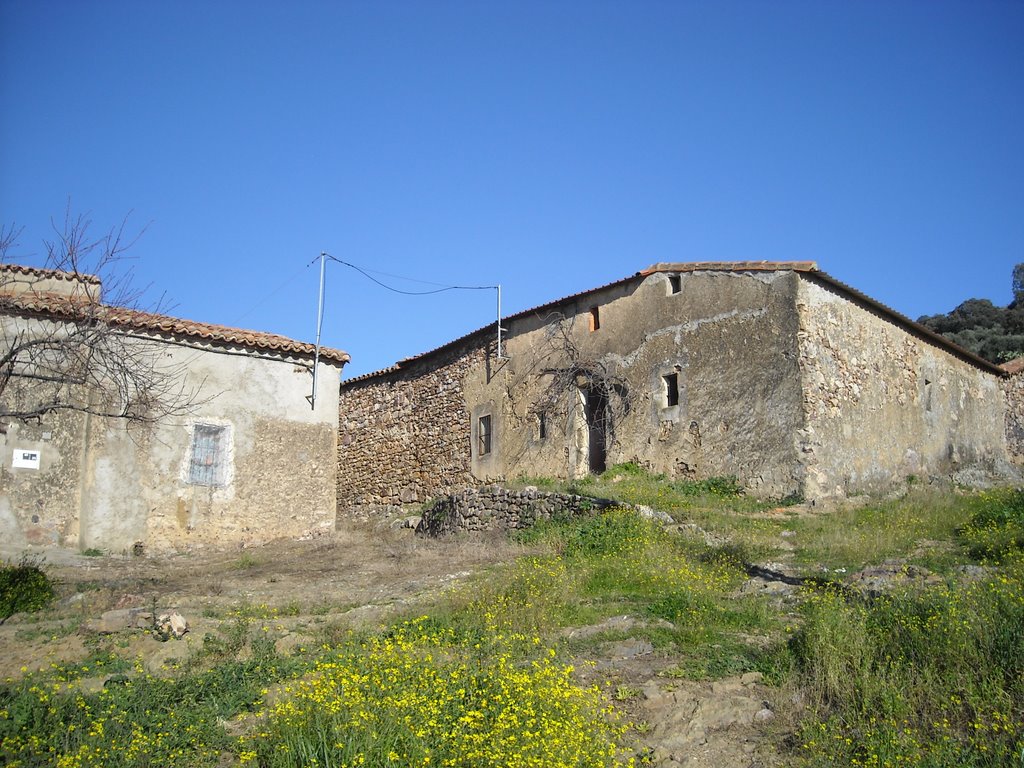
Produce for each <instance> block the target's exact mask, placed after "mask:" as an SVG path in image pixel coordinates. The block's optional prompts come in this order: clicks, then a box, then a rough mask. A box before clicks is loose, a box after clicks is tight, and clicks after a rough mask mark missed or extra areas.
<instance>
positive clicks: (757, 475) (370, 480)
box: [338, 272, 803, 515]
mask: <svg viewBox="0 0 1024 768" xmlns="http://www.w3.org/2000/svg"><path fill="white" fill-rule="evenodd" d="M680 278H681V279H680V284H681V290H680V291H679V292H678V293H672V292H671V287H670V282H669V279H668V277H667V275H664V274H656V275H651V276H648V277H646V278H642V279H640V278H638V279H637V280H635V281H630V282H627V283H625V284H620V285H617V286H613V287H611V288H608V289H605V290H602V291H597V292H592V293H589V294H587V295H586V296H584V297H580V298H579V299H578V300H576V301H571V302H566V303H564V304H561V305H559V306H557V307H555V308H548V309H545V310H542V313H540V314H536V315H533V316H524V317H519V318H516V319H515V320H513V321H511V322H507V323H506V325H508V332H507V335H506V339H505V352H506V355H507V359H504V360H497V359H495V358H494V356H493V351H494V350H493V344H492V342H493V339H489V338H485V337H483V336H480V335H476V336H474V337H471V338H470V339H469V340H467V341H466V342H464V343H463V344H462V345H457V346H455V347H454V348H452V349H449V350H446V351H444V352H443V353H442V354H441V357H436V356H430V357H427V358H425V359H423V360H420V361H417V362H415V363H413V364H412V365H411V366H410V367H408V368H403V369H400V370H398V371H393V372H385V373H382V374H379V375H377V376H374V377H372V378H370V379H367V380H364V381H361V382H358V381H357V382H353V383H352V384H349V385H343V387H342V392H341V398H340V411H341V436H340V440H339V471H338V509H339V514H340V515H363V514H370V513H373V512H374V511H377V512H379V511H381V510H393V509H394V508H396V507H398V506H400V505H401V504H403V503H409V502H422V501H426V500H428V499H430V498H434V497H437V496H440V495H444V494H446V493H450V492H452V491H453V490H457V489H459V488H461V487H465V486H467V485H474V484H480V483H485V482H491V481H495V480H501V479H510V478H514V477H517V476H522V475H526V476H554V477H563V478H565V477H572V476H577V475H580V474H583V473H585V472H586V471H588V450H589V445H588V440H587V425H586V423H585V417H584V413H583V405H582V395H581V394H580V391H579V390H578V389H577V388H575V387H570V389H571V390H573V391H567V392H565V393H564V395H565V397H564V398H563V399H562V406H563V407H562V408H561V410H559V411H557V412H550V413H547V417H546V419H545V426H546V430H547V434H546V436H544V437H541V436H540V432H539V416H538V413H537V404H538V403H539V402H540V401H542V400H543V398H544V394H545V391H546V389H547V386H548V383H549V381H550V376H549V375H548V374H546V373H545V371H547V370H550V369H556V368H560V367H564V366H566V364H567V358H566V344H565V339H566V338H568V339H569V340H570V345H571V346H572V347H574V348H575V350H576V353H577V354H578V355H579V356H580V357H581V358H585V359H587V360H591V361H596V362H597V363H599V364H600V365H601V366H602V367H603V368H604V369H605V370H607V371H609V372H611V374H613V375H614V376H615V377H616V379H618V380H621V381H622V382H624V384H625V387H626V389H627V390H628V401H629V408H628V412H626V411H625V409H620V412H619V413H618V414H617V415H616V418H615V423H614V426H613V430H612V438H613V439H611V440H609V443H608V446H607V464H608V465H609V466H611V465H612V464H616V463H620V462H625V461H634V462H637V463H639V464H642V465H643V466H645V467H648V468H649V469H651V470H652V471H656V472H664V473H666V474H668V475H670V476H673V477H688V478H694V479H699V478H706V477H712V476H716V475H736V476H737V477H738V478H739V479H740V481H741V482H743V483H744V485H746V486H747V487H748V488H749V489H751V490H752V491H753V492H754V493H757V494H758V495H762V496H784V495H787V494H789V493H793V492H796V491H798V490H800V488H801V485H802V481H803V478H802V469H803V468H802V465H801V464H800V462H799V461H798V458H797V455H796V443H795V441H794V439H793V435H794V434H795V432H796V430H797V429H799V427H800V426H801V425H802V410H801V398H800V391H799V385H800V372H799V367H798V364H797V346H796V331H797V320H796V314H795V312H794V310H793V306H794V303H795V293H796V286H797V278H796V276H795V275H794V274H793V273H790V272H779V273H734V272H699V273H689V274H682V275H681V276H680ZM595 306H596V307H598V308H599V317H600V327H599V328H598V329H597V330H595V331H591V330H590V318H591V309H592V308H593V307H595ZM673 373H674V374H675V375H676V377H677V380H678V382H679V391H678V395H679V396H678V403H677V404H675V405H669V404H668V402H667V395H666V391H665V381H664V379H663V377H664V376H666V375H671V374H673ZM580 385H581V387H582V386H585V382H580ZM620 405H621V404H620ZM481 416H490V417H491V424H492V444H493V449H492V451H491V452H490V453H489V454H486V455H481V453H480V451H479V441H478V434H477V429H478V424H479V418H480V417H481Z"/></svg>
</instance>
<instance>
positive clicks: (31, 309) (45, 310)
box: [0, 293, 350, 364]
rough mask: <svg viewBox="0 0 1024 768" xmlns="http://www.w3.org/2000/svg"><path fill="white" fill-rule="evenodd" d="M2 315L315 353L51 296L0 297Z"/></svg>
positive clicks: (333, 352)
mask: <svg viewBox="0 0 1024 768" xmlns="http://www.w3.org/2000/svg"><path fill="white" fill-rule="evenodd" d="M2 311H8V312H11V311H13V312H28V313H32V314H37V315H50V316H54V317H57V318H60V319H62V320H68V321H75V320H84V319H96V320H100V321H102V322H105V323H109V324H110V325H112V326H116V327H118V328H122V329H125V330H130V331H137V332H139V333H153V334H156V335H166V336H173V337H177V338H184V339H190V340H194V341H203V342H209V343H211V344H214V345H218V346H232V347H239V348H241V349H249V350H254V351H260V352H271V353H277V354H282V355H295V356H298V357H304V358H312V357H313V356H314V354H315V352H316V347H315V346H314V345H313V344H307V343H305V342H302V341H295V340H294V339H289V338H287V337H286V336H278V335H277V334H273V333H263V332H262V331H250V330H244V329H241V328H230V327H228V326H224V325H214V324H212V323H200V322H195V321H193V320H183V319H181V318H177V317H170V316H168V315H161V314H155V313H152V312H143V311H141V310H137V309H128V308H124V307H109V306H104V305H100V304H96V303H94V302H90V301H86V300H83V299H74V298H70V297H67V296H60V295H56V294H52V293H22V294H16V295H0V312H2ZM320 358H321V359H322V360H325V361H331V362H335V363H341V364H345V363H347V362H348V361H349V360H350V357H349V354H348V353H347V352H343V351H342V350H340V349H332V348H330V347H321V348H320Z"/></svg>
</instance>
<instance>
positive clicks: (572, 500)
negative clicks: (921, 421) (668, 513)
mask: <svg viewBox="0 0 1024 768" xmlns="http://www.w3.org/2000/svg"><path fill="white" fill-rule="evenodd" d="M613 504H614V502H612V501H609V500H607V499H595V498H592V497H589V496H579V495H576V494H569V493H548V492H545V491H539V490H537V489H536V488H532V487H530V488H524V489H523V490H521V491H515V490H510V489H508V488H502V487H501V486H498V485H487V486H483V487H482V488H467V489H465V490H463V491H461V492H460V493H457V494H454V495H452V496H448V497H446V498H444V499H440V500H439V501H438V502H437V503H436V504H434V506H433V507H431V508H430V509H428V510H426V511H425V512H424V513H423V519H422V520H421V521H420V524H419V525H418V526H417V527H416V533H421V534H426V535H428V536H439V535H443V534H449V533H455V532H457V531H495V530H498V531H510V530H518V529H520V528H529V527H530V526H532V525H534V524H535V523H537V522H538V521H540V520H550V519H551V516H552V515H556V514H557V515H559V516H564V517H577V516H580V515H588V514H592V513H593V512H595V511H600V510H602V509H605V508H607V507H610V506H612V505H613Z"/></svg>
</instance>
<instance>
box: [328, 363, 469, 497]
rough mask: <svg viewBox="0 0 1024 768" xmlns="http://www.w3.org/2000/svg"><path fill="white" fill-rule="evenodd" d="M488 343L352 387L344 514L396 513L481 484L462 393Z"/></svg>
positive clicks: (343, 428) (343, 419)
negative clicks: (473, 468) (477, 481)
mask: <svg viewBox="0 0 1024 768" xmlns="http://www.w3.org/2000/svg"><path fill="white" fill-rule="evenodd" d="M484 357H485V349H484V348H483V346H482V345H481V346H476V347H470V348H469V349H464V348H460V349H459V352H458V354H457V355H454V356H451V359H450V360H449V361H448V362H447V364H445V365H442V366H439V367H437V368H434V369H428V370H426V371H422V370H417V369H411V370H409V371H406V372H403V373H401V374H399V375H398V376H397V377H396V378H386V379H382V378H379V377H378V378H370V379H367V380H365V381H359V380H358V379H355V380H353V381H352V382H346V391H345V393H344V395H343V396H342V398H341V405H340V434H339V438H338V484H337V493H338V514H339V515H341V516H349V515H352V514H353V511H354V510H358V511H359V513H363V514H365V513H367V512H372V511H375V510H376V511H381V512H388V511H391V510H394V509H396V508H398V507H400V506H401V505H402V504H410V503H415V502H422V501H426V500H427V499H429V498H433V497H436V496H438V495H441V494H444V493H450V492H454V491H455V490H458V489H460V488H464V487H465V486H468V485H474V479H473V476H472V475H471V474H470V466H469V443H470V419H469V412H468V411H467V408H466V402H465V397H464V394H463V391H462V387H463V380H464V378H465V375H466V371H467V370H468V369H469V368H470V367H472V366H473V365H476V364H478V363H479V362H480V361H481V360H483V359H484Z"/></svg>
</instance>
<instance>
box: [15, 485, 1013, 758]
mask: <svg viewBox="0 0 1024 768" xmlns="http://www.w3.org/2000/svg"><path fill="white" fill-rule="evenodd" d="M585 485H586V486H587V488H586V490H587V492H591V493H594V495H599V496H604V497H606V498H615V499H618V500H620V501H623V502H628V503H631V504H635V503H647V504H650V505H652V506H659V508H662V509H665V508H667V509H668V511H670V513H671V514H672V515H673V517H674V518H675V519H676V520H678V521H685V522H695V521H698V520H699V521H700V523H699V524H700V526H701V527H702V528H705V529H706V530H713V531H714V532H716V533H717V534H718V535H719V537H720V541H719V543H716V544H714V545H709V544H707V543H706V542H705V541H704V538H703V537H702V536H700V535H698V536H691V535H681V533H680V532H676V531H669V530H666V529H664V528H663V527H662V526H661V525H660V524H658V523H656V522H653V521H651V520H648V519H645V518H643V517H641V516H639V515H637V514H635V513H633V512H631V511H629V510H626V509H622V508H612V509H610V510H608V511H606V512H604V513H602V514H600V515H595V516H593V517H589V518H574V519H564V520H553V521H549V522H545V523H543V524H541V525H538V526H536V527H535V528H533V529H530V530H527V531H522V532H519V533H517V534H516V538H517V545H518V549H516V548H514V547H513V548H510V551H515V552H518V553H519V554H518V556H516V557H513V558H510V560H509V561H508V562H506V563H505V564H503V565H501V566H497V567H494V568H492V569H490V570H488V571H486V572H483V573H479V574H477V575H476V576H474V577H472V578H470V579H467V580H466V581H463V582H459V583H458V584H456V585H455V586H453V587H452V588H451V589H450V590H449V591H447V592H446V593H444V594H443V595H442V596H440V597H437V596H435V597H433V598H432V599H431V601H430V602H426V603H419V604H417V605H414V606H412V607H411V608H410V613H409V614H407V615H406V616H405V617H400V618H398V619H396V620H393V621H392V622H391V623H390V624H388V625H386V626H384V627H382V628H380V629H378V630H369V629H363V630H359V631H353V630H351V629H345V628H334V629H332V631H331V632H330V634H325V635H324V636H323V640H324V642H323V644H321V645H319V646H318V647H311V648H303V647H300V648H298V649H297V650H296V652H295V653H292V654H282V653H280V652H278V651H277V650H276V649H275V640H276V639H277V634H278V632H277V629H276V627H275V623H276V622H275V621H274V620H275V619H276V618H279V617H284V616H291V615H297V614H298V615H301V614H302V612H303V607H302V606H300V605H298V604H297V603H287V604H284V605H281V606H277V607H271V606H267V605H250V604H242V605H240V606H237V607H235V608H234V609H233V610H231V611H230V612H228V614H227V616H226V618H227V620H226V621H225V622H224V623H223V624H222V625H221V629H220V630H219V631H218V632H216V633H211V634H209V635H207V636H206V637H205V638H204V639H203V640H202V642H201V643H200V644H199V645H198V647H197V648H196V650H195V652H194V653H193V655H192V656H191V657H190V658H189V659H188V660H187V661H186V662H185V663H183V664H182V665H181V666H180V668H178V669H176V670H170V671H168V673H167V676H166V677H155V676H153V675H150V674H147V673H146V672H145V671H144V670H143V669H142V667H141V665H139V664H133V663H132V662H131V661H130V660H129V661H126V660H125V659H123V658H121V657H119V656H118V655H117V653H116V650H117V644H116V642H113V643H111V644H109V647H102V648H101V647H94V648H92V649H91V651H90V654H91V655H90V656H89V657H88V658H86V659H84V660H82V661H81V662H78V663H76V664H67V665H63V666H59V667H57V666H55V667H51V669H50V670H48V671H46V672H40V673H31V674H26V675H24V676H23V677H22V678H20V679H19V680H16V681H9V682H8V683H7V684H5V685H2V686H0V763H2V764H5V765H12V766H42V765H57V766H62V767H66V768H71V767H72V766H99V765H110V766H124V767H125V768H128V767H131V768H135V767H136V766H144V765H152V764H157V763H160V764H170V763H172V762H173V763H178V764H187V765H193V766H215V765H223V764H237V765H255V766H260V767H261V768H269V767H270V766H275V767H276V766H300V765H301V766H306V765H310V766H315V765H321V766H326V765H332V766H333V765H337V766H355V765H374V766H387V765H396V766H398V765H401V766H407V765H425V766H444V765H453V766H471V767H472V766H480V767H481V768H482V767H483V766H509V767H510V768H511V767H515V766H526V765H565V766H582V765H587V766H590V765H594V766H609V767H611V766H621V765H629V764H630V763H631V761H634V758H632V757H631V755H633V754H634V752H635V751H636V753H637V754H640V755H642V754H643V753H642V751H637V750H639V745H636V744H635V743H634V742H633V739H637V738H641V737H642V736H643V735H644V734H646V733H650V732H652V731H656V729H654V728H653V726H652V725H651V724H650V723H640V724H638V725H637V726H636V727H635V728H632V729H630V728H629V724H628V723H626V722H624V721H623V720H622V718H621V716H620V715H618V714H617V710H616V705H621V706H636V700H637V699H638V698H640V697H641V696H642V691H641V688H640V687H638V686H636V685H634V683H635V682H637V681H635V680H620V679H615V682H614V685H612V686H610V687H600V688H598V687H594V686H592V685H583V684H582V683H580V682H579V678H578V677H577V675H576V674H575V673H574V672H573V671H572V668H571V667H572V664H573V663H579V662H580V661H581V660H583V659H587V658H595V657H598V656H600V654H601V652H602V648H603V647H604V646H605V645H606V644H608V643H613V642H619V641H622V640H626V639H630V638H632V639H645V640H648V641H649V642H650V643H651V645H652V646H653V647H654V656H655V658H656V659H658V661H659V665H658V666H659V667H660V669H661V672H660V674H661V675H663V676H664V677H666V678H670V679H675V678H681V679H688V680H715V679H721V678H723V677H728V676H733V675H738V674H742V673H744V672H749V671H760V672H762V673H763V674H764V679H765V681H766V683H768V684H771V685H779V686H783V687H784V689H785V691H786V694H785V695H786V697H795V698H796V699H798V700H802V701H803V702H804V706H803V708H802V709H798V710H796V711H795V712H794V713H792V714H791V715H788V716H787V715H785V713H783V714H782V717H780V720H779V721H778V722H777V727H778V729H779V731H780V732H781V733H782V734H783V735H785V734H786V733H788V734H789V735H790V736H791V739H792V744H791V746H787V745H786V743H782V742H781V741H780V744H779V749H780V750H781V752H782V754H783V758H784V759H785V760H786V761H788V762H789V763H791V764H795V765H804V766H809V767H811V768H817V767H818V766H822V767H823V766H834V765H869V766H876V767H877V768H883V767H884V766H901V765H924V766H933V767H939V766H949V767H950V768H952V767H953V766H978V767H979V768H981V767H983V766H984V767H988V766H998V765H1016V764H1019V762H1020V757H1019V756H1020V755H1021V752H1022V750H1024V733H1022V731H1021V725H1020V724H1021V723H1024V641H1022V639H1021V638H1024V554H1022V549H1024V537H1022V536H1021V535H1020V533H1021V527H1022V521H1024V514H1022V512H1024V494H1021V493H1020V492H1017V491H1009V490H1006V491H997V492H990V493H985V494H959V493H949V494H945V495H943V494H936V493H931V494H928V493H925V492H924V491H919V490H917V489H915V490H914V492H913V493H911V494H910V495H908V496H906V497H905V498H903V499H899V500H892V501H887V502H883V503H878V504H871V505H865V506H862V507H860V508H858V509H851V510H845V511H844V510H836V511H835V512H831V513H828V514H809V513H808V511H807V510H803V511H802V512H801V514H800V515H799V516H798V515H796V514H795V513H794V512H793V511H792V510H788V509H785V508H783V509H778V508H777V507H776V506H772V505H766V504H762V503H760V502H755V501H753V500H750V499H747V498H745V497H743V496H737V495H735V492H736V489H735V488H734V487H733V485H732V484H731V483H730V482H729V481H727V480H723V481H720V482H719V481H716V482H714V483H707V484H703V485H699V484H681V483H678V482H670V481H668V480H666V479H665V478H660V477H657V476H652V475H648V474H646V473H644V472H643V471H642V470H640V469H639V468H637V467H633V466H628V467H620V468H613V469H612V470H610V471H609V473H606V475H605V476H602V477H600V478H597V479H595V480H593V481H591V482H590V483H586V484H585ZM658 499H661V500H663V502H664V503H663V504H662V503H653V504H652V501H656V500H658ZM786 530H788V531H792V532H793V536H792V537H790V540H792V541H793V542H795V546H796V547H797V549H796V550H795V551H794V553H793V554H794V556H795V558H796V559H797V562H798V563H800V564H802V565H803V567H805V568H806V569H808V570H809V571H811V572H817V571H818V570H820V568H821V567H822V566H824V567H828V568H830V569H832V570H834V569H836V568H847V569H849V570H852V569H855V568H858V567H860V566H861V565H864V564H873V563H878V562H881V561H882V560H885V559H889V558H894V557H895V558H902V559H908V560H914V561H916V562H918V563H920V562H924V561H928V562H933V563H935V564H936V565H937V566H941V567H942V568H943V569H944V570H943V573H944V579H943V580H942V581H941V582H940V583H938V584H935V585H933V586H929V587H928V588H926V589H925V588H907V587H904V588H902V589H901V590H899V591H890V592H888V593H885V594H883V595H882V596H880V597H875V598H871V599H869V598H867V597H857V596H856V595H855V593H854V592H852V591H851V590H850V589H842V590H840V589H838V588H836V589H829V588H827V587H825V588H820V587H819V588H816V589H815V590H807V591H805V592H802V593H800V594H799V595H798V605H797V606H796V607H795V610H796V611H798V614H799V615H798V616H786V617H783V616H781V615H780V612H779V610H778V605H777V604H776V603H772V602H769V600H767V599H765V598H761V597H758V596H755V595H744V594H741V593H740V592H739V590H738V588H739V587H740V585H742V584H743V582H744V580H745V579H746V575H745V573H744V569H743V563H744V562H746V561H750V560H756V559H757V558H762V557H775V556H781V554H782V552H781V550H780V549H779V544H780V542H781V541H782V539H781V538H780V534H781V533H782V532H783V531H786ZM837 531H838V532H837ZM936 553H938V554H936ZM962 564H976V565H982V566H984V567H983V568H981V569H974V571H972V572H971V574H973V577H972V578H973V580H972V578H969V577H968V576H969V575H970V574H967V573H966V572H963V571H961V570H959V569H957V568H954V567H953V566H954V565H962ZM254 565H256V561H255V558H253V562H251V563H248V564H246V565H245V567H246V568H249V567H253V566H254ZM622 616H627V617H629V619H628V621H625V622H621V621H620V622H616V621H609V620H610V619H613V618H615V617H622ZM569 627H572V628H581V627H590V628H592V629H593V630H594V631H591V632H582V633H573V634H572V635H571V636H570V635H569V634H568V633H566V632H565V631H564V630H565V629H566V628H569ZM751 638H755V639H756V642H752V641H751ZM97 678H99V679H101V680H106V684H105V685H104V687H102V688H101V689H100V690H94V688H95V685H93V686H92V687H89V686H86V685H85V683H87V682H89V681H93V682H95V680H96V679H97ZM83 681H84V682H83ZM90 691H93V692H90ZM777 698H780V699H781V698H782V694H781V693H780V694H779V696H778V697H777ZM787 743H788V742H787ZM634 762H635V761H634Z"/></svg>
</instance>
